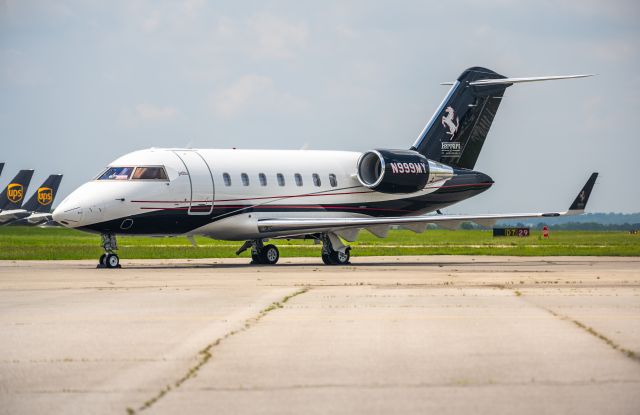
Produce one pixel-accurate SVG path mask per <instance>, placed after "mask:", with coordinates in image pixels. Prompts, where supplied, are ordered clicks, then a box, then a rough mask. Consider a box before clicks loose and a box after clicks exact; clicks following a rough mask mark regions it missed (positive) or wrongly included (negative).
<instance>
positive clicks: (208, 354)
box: [126, 287, 310, 415]
mask: <svg viewBox="0 0 640 415" xmlns="http://www.w3.org/2000/svg"><path fill="white" fill-rule="evenodd" d="M309 289H310V287H304V288H302V289H299V290H297V291H295V292H293V293H292V294H289V295H287V296H285V297H283V298H282V299H281V300H280V301H275V302H273V303H271V304H270V305H269V306H267V307H266V308H264V309H262V310H261V311H260V312H259V313H258V315H257V316H255V317H251V318H248V319H247V320H245V322H244V325H243V326H242V327H241V328H239V329H235V330H232V331H230V332H228V333H227V334H225V335H224V336H222V337H219V338H217V339H216V340H215V341H214V342H212V343H209V344H208V345H207V346H206V347H205V348H204V349H202V350H200V352H199V353H198V362H197V363H196V364H195V365H194V366H192V367H190V368H189V369H188V370H187V372H186V373H185V374H184V375H183V376H182V377H180V378H179V379H178V380H176V381H175V382H172V383H169V384H167V385H165V387H164V388H162V389H161V390H160V391H159V392H158V393H157V394H156V395H155V396H153V397H152V398H150V399H148V400H147V401H145V402H144V403H143V404H142V405H140V406H139V407H138V409H134V408H131V407H129V408H126V412H127V414H129V415H132V414H135V413H137V412H141V411H144V410H146V409H149V408H151V407H152V406H153V405H154V404H155V403H157V402H158V401H159V400H160V399H162V397H163V396H165V395H166V394H167V393H169V392H170V391H171V390H173V389H177V388H179V387H180V386H182V384H183V383H185V382H186V381H187V380H189V379H191V378H193V377H195V376H196V375H197V373H198V371H199V370H200V369H202V367H203V366H204V365H206V364H207V362H209V360H211V358H212V357H213V352H212V351H213V348H214V347H217V346H219V345H220V344H221V343H222V342H223V341H224V340H226V339H228V338H229V337H231V336H235V335H236V334H239V333H242V332H245V331H247V330H249V329H250V328H251V327H253V326H254V325H256V324H257V323H258V322H259V321H260V320H262V319H263V318H264V317H265V316H266V315H267V314H269V313H270V312H272V311H274V310H277V309H279V308H284V304H285V303H286V302H287V301H289V300H290V299H292V298H293V297H296V296H298V295H301V294H304V293H306V292H307V291H309Z"/></svg>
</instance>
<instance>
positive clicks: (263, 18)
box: [247, 14, 309, 59]
mask: <svg viewBox="0 0 640 415" xmlns="http://www.w3.org/2000/svg"><path fill="white" fill-rule="evenodd" d="M247 24H248V26H249V28H250V29H251V30H252V32H253V34H254V36H255V45H254V47H253V54H254V56H256V57H259V58H272V59H287V58H291V57H293V56H294V53H295V51H296V50H297V49H300V48H302V47H304V46H305V45H306V43H307V39H308V37H309V29H308V28H307V25H306V24H305V23H292V22H289V21H287V20H286V19H283V18H281V17H277V16H273V15H270V14H258V15H256V16H253V17H251V18H250V19H249V20H248V22H247Z"/></svg>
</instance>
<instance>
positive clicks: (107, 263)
mask: <svg viewBox="0 0 640 415" xmlns="http://www.w3.org/2000/svg"><path fill="white" fill-rule="evenodd" d="M101 236H102V248H103V249H104V251H105V253H104V254H102V255H100V260H99V261H98V266H97V268H121V266H120V257H119V256H118V254H116V253H115V252H114V251H115V250H117V249H118V242H117V241H116V236H115V234H112V233H103V234H102V235H101Z"/></svg>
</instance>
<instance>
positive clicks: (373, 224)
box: [258, 173, 598, 240]
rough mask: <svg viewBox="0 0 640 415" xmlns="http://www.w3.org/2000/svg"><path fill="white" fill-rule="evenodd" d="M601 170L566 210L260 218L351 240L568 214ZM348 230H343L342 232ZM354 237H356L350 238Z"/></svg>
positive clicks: (576, 210)
mask: <svg viewBox="0 0 640 415" xmlns="http://www.w3.org/2000/svg"><path fill="white" fill-rule="evenodd" d="M597 177H598V173H593V174H591V177H589V180H587V183H586V184H585V185H584V186H583V188H582V189H581V190H580V193H578V196H577V197H576V198H575V200H574V201H573V203H572V204H571V206H570V207H569V209H568V210H566V211H562V212H534V213H498V214H483V215H424V216H401V217H377V218H296V219H262V220H259V221H258V229H259V230H260V231H261V232H291V235H296V234H303V233H316V232H326V231H329V230H330V231H335V232H336V233H338V234H339V235H340V236H342V237H344V238H345V239H347V240H353V239H355V234H352V232H350V230H356V232H357V229H360V228H366V229H368V230H369V231H371V232H372V233H374V234H375V235H378V236H385V235H386V231H387V230H388V228H389V226H391V225H400V226H402V227H404V228H407V229H411V230H413V231H416V232H422V231H424V229H425V228H426V226H427V224H430V223H433V224H437V225H440V226H443V227H445V228H454V227H457V226H458V225H459V224H460V223H462V222H467V221H472V222H477V223H480V224H483V225H486V226H491V225H493V224H494V223H495V221H497V220H500V219H520V218H541V217H558V216H564V215H579V214H581V213H583V212H584V209H585V207H586V205H587V201H588V200H589V196H590V195H591V190H592V189H593V185H594V184H595V182H596V178H597ZM341 230H342V231H345V232H340V231H341ZM350 236H353V239H352V238H351V237H350Z"/></svg>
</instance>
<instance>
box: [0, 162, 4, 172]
mask: <svg viewBox="0 0 640 415" xmlns="http://www.w3.org/2000/svg"><path fill="white" fill-rule="evenodd" d="M2 169H4V163H0V174H2Z"/></svg>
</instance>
